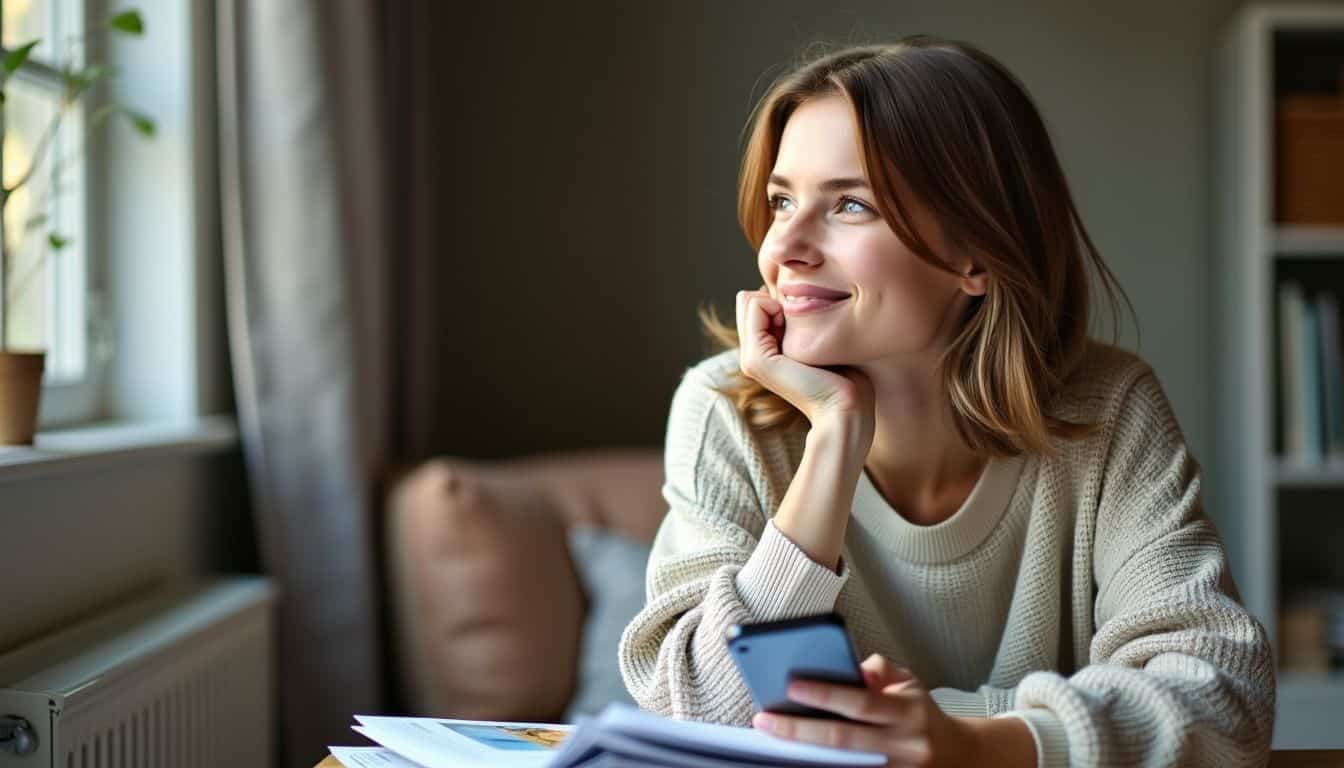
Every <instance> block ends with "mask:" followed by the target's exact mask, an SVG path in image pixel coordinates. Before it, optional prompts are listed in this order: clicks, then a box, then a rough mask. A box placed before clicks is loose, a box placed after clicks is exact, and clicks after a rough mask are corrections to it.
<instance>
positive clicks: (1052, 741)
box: [995, 709, 1069, 768]
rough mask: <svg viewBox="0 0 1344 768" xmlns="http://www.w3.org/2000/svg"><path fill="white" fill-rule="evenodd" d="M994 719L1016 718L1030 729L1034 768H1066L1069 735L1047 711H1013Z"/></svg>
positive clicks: (1061, 724) (1062, 725) (1052, 714)
mask: <svg viewBox="0 0 1344 768" xmlns="http://www.w3.org/2000/svg"><path fill="white" fill-rule="evenodd" d="M995 717H1016V718H1018V719H1019V720H1021V721H1023V722H1024V723H1026V724H1027V728H1029V729H1031V738H1032V740H1033V741H1035V742H1036V768H1068V766H1069V734H1068V732H1067V731H1065V730H1064V723H1062V722H1060V720H1059V718H1058V717H1055V714H1054V713H1053V712H1051V711H1050V710H1048V709H1015V710H1013V711H1011V712H1004V713H1002V714H999V715H995Z"/></svg>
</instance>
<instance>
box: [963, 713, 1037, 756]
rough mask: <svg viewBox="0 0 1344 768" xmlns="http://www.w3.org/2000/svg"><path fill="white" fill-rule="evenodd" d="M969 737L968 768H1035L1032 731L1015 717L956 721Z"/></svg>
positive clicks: (965, 718)
mask: <svg viewBox="0 0 1344 768" xmlns="http://www.w3.org/2000/svg"><path fill="white" fill-rule="evenodd" d="M957 719H958V720H960V721H961V722H962V724H963V725H965V726H966V727H967V729H968V730H969V731H970V733H971V739H970V741H971V744H972V749H971V752H972V757H973V758H974V759H973V760H970V761H968V763H967V764H968V765H998V766H1004V768H1036V760H1037V756H1036V740H1035V738H1034V737H1032V735H1031V728H1030V727H1028V725H1027V724H1026V723H1025V722H1023V721H1022V720H1021V719H1019V718H1016V717H992V718H986V717H963V718H957Z"/></svg>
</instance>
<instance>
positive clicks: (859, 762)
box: [594, 704, 887, 766]
mask: <svg viewBox="0 0 1344 768" xmlns="http://www.w3.org/2000/svg"><path fill="white" fill-rule="evenodd" d="M594 725H595V726H596V727H597V728H598V730H599V731H611V732H614V733H618V734H621V735H623V736H629V737H631V738H634V739H638V740H640V741H646V742H649V743H651V744H657V745H661V746H664V747H670V748H673V749H681V750H686V751H688V752H695V753H698V754H701V755H713V756H715V757H718V758H723V759H728V760H739V761H745V762H748V763H758V764H759V763H770V764H776V765H794V766H877V765H886V762H887V758H886V756H885V755H881V754H878V753H876V752H859V751H856V750H849V749H832V748H830V747H819V746H816V745H814V744H802V743H800V742H796V741H786V740H784V739H778V738H775V737H773V736H770V735H768V734H765V733H762V732H761V731H757V730H754V729H752V728H734V727H732V726H727V725H715V724H712V723H696V722H690V721H685V720H672V719H670V718H666V717H659V716H658V715H654V714H650V713H648V712H642V711H640V710H638V709H636V708H634V707H632V706H630V705H628V704H611V705H609V706H608V707H607V708H606V709H604V710H602V714H601V715H599V716H598V718H597V719H596V720H595V721H594ZM599 741H600V738H599ZM599 746H600V744H599Z"/></svg>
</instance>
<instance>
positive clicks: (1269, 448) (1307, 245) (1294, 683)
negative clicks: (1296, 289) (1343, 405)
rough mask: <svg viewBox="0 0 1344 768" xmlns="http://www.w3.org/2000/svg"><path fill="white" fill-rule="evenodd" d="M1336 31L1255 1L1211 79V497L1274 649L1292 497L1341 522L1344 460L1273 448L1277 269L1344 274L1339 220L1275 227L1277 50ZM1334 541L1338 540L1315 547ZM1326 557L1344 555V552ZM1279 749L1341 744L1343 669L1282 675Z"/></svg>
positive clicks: (1335, 21)
mask: <svg viewBox="0 0 1344 768" xmlns="http://www.w3.org/2000/svg"><path fill="white" fill-rule="evenodd" d="M1330 30H1338V31H1339V33H1340V40H1341V41H1344V3H1332V4H1329V5H1301V6H1296V5H1275V6H1255V5H1252V6H1247V7H1245V8H1243V9H1242V10H1241V11H1240V12H1239V13H1238V14H1237V16H1236V17H1235V19H1234V20H1233V23H1232V24H1231V25H1230V26H1229V28H1228V29H1227V30H1226V32H1225V34H1224V36H1223V39H1222V41H1221V43H1222V44H1221V49H1220V51H1219V62H1218V73H1217V78H1216V81H1217V86H1218V92H1217V111H1216V113H1215V119H1214V121H1213V126H1214V131H1213V132H1214V136H1215V138H1216V142H1217V152H1218V154H1217V172H1218V173H1217V175H1218V178H1217V181H1216V186H1215V189H1216V190H1217V199H1216V201H1215V202H1216V205H1215V216H1216V226H1215V227H1214V252H1213V258H1212V273H1213V279H1214V281H1215V285H1214V289H1215V296H1216V300H1215V306H1216V309H1215V311H1216V316H1215V319H1214V334H1215V337H1214V338H1215V360H1216V370H1215V379H1214V380H1215V383H1216V386H1215V392H1214V396H1215V398H1216V413H1217V416H1216V418H1215V423H1216V430H1217V440H1216V450H1215V456H1214V465H1213V468H1212V469H1213V471H1212V472H1210V473H1209V478H1210V480H1211V481H1212V482H1213V487H1212V488H1211V493H1210V499H1211V500H1212V502H1213V505H1212V512H1213V515H1214V517H1215V519H1216V520H1217V521H1218V522H1219V526H1220V528H1221V529H1222V531H1223V534H1224V537H1225V538H1226V540H1227V545H1228V549H1229V551H1230V553H1231V557H1232V563H1233V575H1234V576H1235V578H1236V581H1237V585H1238V587H1239V588H1240V590H1241V594H1242V598H1243V599H1244V600H1245V602H1246V605H1247V606H1248V607H1249V609H1250V610H1251V611H1252V613H1254V614H1255V616H1256V617H1257V618H1258V619H1260V620H1261V621H1262V622H1264V624H1265V626H1266V627H1267V628H1268V629H1269V631H1270V634H1271V637H1273V638H1274V640H1275V644H1276V648H1277V643H1278V639H1277V631H1278V613H1279V600H1280V590H1281V586H1282V585H1281V584H1280V577H1281V573H1282V568H1283V567H1284V566H1285V565H1288V566H1291V565H1292V563H1291V562H1289V563H1287V564H1285V563H1283V562H1282V560H1283V556H1284V555H1285V554H1286V553H1285V551H1284V547H1283V541H1282V539H1281V533H1283V532H1284V530H1285V529H1286V527H1287V526H1288V525H1289V524H1292V525H1300V522H1299V521H1294V520H1291V519H1290V517H1288V516H1291V515H1292V514H1293V513H1294V512H1293V510H1292V509H1289V508H1288V507H1289V506H1291V505H1290V504H1289V503H1288V502H1286V501H1285V499H1295V498H1299V497H1303V496H1310V498H1311V499H1312V500H1313V503H1317V504H1320V503H1323V502H1322V501H1321V500H1322V499H1326V500H1329V499H1331V498H1332V496H1331V494H1335V495H1337V496H1338V506H1337V509H1335V510H1334V511H1335V512H1336V513H1337V514H1338V515H1339V516H1340V517H1341V518H1344V463H1327V462H1321V463H1317V464H1307V463H1298V462H1292V461H1287V460H1284V459H1282V458H1281V457H1279V456H1278V455H1277V454H1276V434H1277V430H1278V421H1277V418H1278V417H1277V415H1276V410H1277V403H1276V377H1277V357H1276V354H1277V350H1276V346H1277V344H1278V336H1277V334H1276V331H1275V295H1276V279H1277V278H1276V276H1277V275H1279V274H1281V273H1280V270H1282V269H1284V264H1285V263H1286V262H1287V261H1289V260H1291V261H1292V262H1293V263H1294V264H1295V265H1296V266H1295V267H1294V268H1296V269H1299V270H1301V269H1311V268H1314V267H1317V266H1319V268H1321V269H1331V270H1333V269H1335V267H1336V265H1338V267H1339V272H1338V273H1337V274H1344V226H1341V227H1333V226H1331V227H1290V226H1278V225H1276V223H1275V221H1274V199H1275V198H1274V183H1275V166H1274V162H1275V152H1274V146H1275V145H1274V125H1275V121H1274V119H1275V87H1276V86H1275V83H1276V79H1275V71H1274V62H1275V46H1276V45H1286V44H1291V43H1292V40H1293V39H1294V37H1293V36H1294V35H1301V34H1317V33H1319V32H1328V31H1330ZM1332 39H1333V37H1332ZM1340 172H1341V173H1344V168H1341V169H1340ZM1317 262H1319V264H1318V263H1317ZM1303 265H1307V266H1305V267H1304V266H1303ZM1325 503H1332V502H1328V501H1327V502H1325ZM1336 530H1340V529H1338V528H1337V529H1336ZM1300 543H1301V542H1300V541H1298V542H1295V544H1294V546H1299V545H1300ZM1332 544H1333V545H1334V546H1336V547H1338V546H1339V542H1338V541H1334V542H1330V541H1322V542H1321V543H1320V546H1330V545H1332ZM1287 554H1291V553H1287ZM1330 556H1333V557H1338V558H1340V559H1341V560H1344V552H1340V553H1339V554H1331V555H1330ZM1274 744H1275V747H1276V748H1289V749H1291V748H1342V747H1344V674H1334V675H1327V676H1302V675H1297V674H1280V676H1279V708H1278V715H1277V718H1276V724H1275V732H1274Z"/></svg>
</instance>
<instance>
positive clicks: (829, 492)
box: [775, 418, 871, 570]
mask: <svg viewBox="0 0 1344 768" xmlns="http://www.w3.org/2000/svg"><path fill="white" fill-rule="evenodd" d="M863 427H864V425H863V424H862V423H861V422H860V421H858V420H855V419H845V418H837V419H833V420H832V419H827V420H823V421H818V422H817V423H814V424H813V425H812V429H811V430H810V431H809V432H808V434H807V440H806V443H805V445H804V448H803V458H802V461H801V462H800V463H799V465H798V471H797V472H796V473H795V474H794V477H793V481H792V482H791V483H790V484H789V490H788V492H787V493H785V494H784V499H783V501H782V502H781V504H780V506H779V510H778V512H777V513H776V514H775V527H776V528H778V529H779V532H780V533H782V534H784V535H785V536H786V537H788V538H789V540H790V541H792V542H793V543H794V544H795V545H797V547H798V548H799V549H801V550H802V551H803V552H804V553H806V554H807V556H808V557H809V558H811V559H812V560H814V561H815V562H818V563H821V564H822V565H824V566H826V567H827V568H830V569H832V570H836V569H837V568H838V566H839V560H840V547H841V545H842V544H843V542H844V537H845V528H846V527H847V526H848V524H849V511H850V508H851V507H852V506H853V505H854V489H855V487H856V486H857V485H858V481H859V473H860V472H862V471H863V462H864V460H865V459H866V458H867V454H868V446H869V443H870V442H871V436H870V435H865V433H864V431H863Z"/></svg>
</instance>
